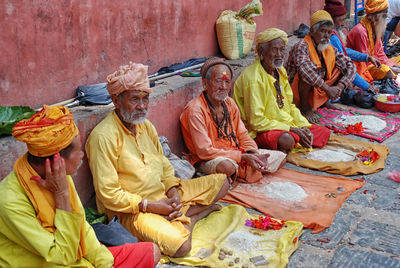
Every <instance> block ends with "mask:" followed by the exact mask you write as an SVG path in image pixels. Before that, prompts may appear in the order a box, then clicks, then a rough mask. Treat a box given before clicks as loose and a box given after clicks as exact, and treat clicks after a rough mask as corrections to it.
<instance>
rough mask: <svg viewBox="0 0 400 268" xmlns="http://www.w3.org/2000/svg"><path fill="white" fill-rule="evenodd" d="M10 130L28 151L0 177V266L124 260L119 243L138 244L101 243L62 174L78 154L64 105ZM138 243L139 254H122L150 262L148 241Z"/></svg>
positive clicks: (97, 263)
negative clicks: (24, 144)
mask: <svg viewBox="0 0 400 268" xmlns="http://www.w3.org/2000/svg"><path fill="white" fill-rule="evenodd" d="M12 134H13V136H14V137H15V138H16V139H17V140H19V141H22V142H25V143H26V144H27V147H28V153H26V154H25V155H23V156H22V157H20V158H19V159H18V160H17V161H16V163H15V166H14V171H13V172H11V173H10V174H9V175H8V176H7V177H6V178H5V179H4V180H2V181H1V182H0V249H1V250H0V267H56V266H57V267H59V266H68V267H105V268H109V267H111V266H112V265H116V266H118V265H119V264H122V263H123V262H124V261H125V260H121V258H120V257H121V256H119V257H118V256H117V255H118V252H120V250H121V249H122V248H123V250H125V251H126V252H130V251H131V250H130V249H128V247H130V245H139V244H126V246H125V245H124V246H120V247H113V248H110V250H108V249H107V248H106V247H105V246H103V245H101V244H100V243H99V241H98V240H97V238H96V235H95V233H94V231H93V229H92V228H91V227H90V225H89V224H88V223H87V222H86V221H85V213H84V210H83V208H82V204H81V202H80V200H79V197H78V195H77V193H76V190H75V187H74V184H73V181H72V179H71V177H70V176H69V175H66V174H73V173H75V172H76V170H77V169H78V168H79V165H80V163H81V161H82V157H83V152H82V151H81V141H80V138H79V136H78V129H77V128H76V126H75V124H74V122H73V120H72V114H71V113H70V112H69V111H68V108H65V107H59V106H56V107H47V106H45V107H44V108H43V109H42V110H41V111H40V112H39V113H37V114H36V115H34V116H33V117H32V118H30V119H27V120H23V121H21V122H19V123H17V124H16V125H15V127H14V128H13V132H12ZM139 247H141V248H142V249H145V250H146V251H147V252H145V254H143V256H138V255H136V256H135V253H134V252H133V251H132V252H131V253H132V254H131V256H128V255H129V254H130V253H128V254H122V255H124V257H126V258H127V259H130V260H134V259H140V258H142V259H143V260H145V261H148V262H147V263H151V264H152V266H153V267H154V257H153V254H152V253H153V245H152V244H151V243H149V244H147V245H146V244H140V245H139ZM136 249H138V248H136ZM113 250H115V251H113ZM156 250H157V252H158V257H157V258H156V261H157V262H158V259H159V251H158V248H157V247H156ZM110 251H111V252H110ZM136 252H137V251H136ZM157 252H155V253H157ZM112 254H116V257H115V260H114V258H113V255H112ZM132 257H133V259H132ZM146 267H150V266H146Z"/></svg>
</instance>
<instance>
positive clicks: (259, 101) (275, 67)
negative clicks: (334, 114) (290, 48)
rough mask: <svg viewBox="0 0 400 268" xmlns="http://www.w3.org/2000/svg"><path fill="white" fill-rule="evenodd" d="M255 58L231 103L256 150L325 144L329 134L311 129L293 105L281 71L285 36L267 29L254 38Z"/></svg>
mask: <svg viewBox="0 0 400 268" xmlns="http://www.w3.org/2000/svg"><path fill="white" fill-rule="evenodd" d="M256 41H257V46H256V49H257V54H258V58H257V59H256V60H255V61H254V62H253V64H251V65H250V66H249V67H247V68H246V69H245V70H244V71H243V72H242V74H241V75H240V76H239V78H238V79H237V80H236V82H235V91H234V99H235V101H236V103H237V105H238V106H239V109H240V114H241V118H242V120H243V122H244V124H245V126H246V127H247V129H248V130H249V134H250V136H251V137H252V138H255V140H256V143H257V145H258V147H260V148H266V149H273V150H281V151H284V152H287V151H289V150H290V149H293V148H295V147H296V146H297V145H298V143H300V144H301V145H303V146H304V147H311V146H318V147H322V146H324V145H325V144H326V141H327V140H328V138H329V136H330V131H329V130H328V129H326V128H324V127H320V126H315V125H311V124H310V123H309V122H308V121H307V119H306V118H305V117H304V116H302V115H301V113H300V111H299V109H298V108H297V107H296V106H295V105H294V104H293V103H292V101H293V94H292V89H291V88H290V84H289V82H288V78H287V74H286V70H285V68H284V67H283V61H284V58H285V51H286V44H287V41H288V39H287V34H286V33H285V32H284V31H282V30H280V29H277V28H270V29H267V30H265V31H264V32H261V33H259V34H258V35H257V38H256Z"/></svg>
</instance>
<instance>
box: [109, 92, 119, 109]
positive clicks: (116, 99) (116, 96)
mask: <svg viewBox="0 0 400 268" xmlns="http://www.w3.org/2000/svg"><path fill="white" fill-rule="evenodd" d="M111 100H112V102H113V103H114V106H115V109H119V108H120V107H121V101H120V97H119V95H112V96H111Z"/></svg>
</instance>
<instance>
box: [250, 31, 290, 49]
mask: <svg viewBox="0 0 400 268" xmlns="http://www.w3.org/2000/svg"><path fill="white" fill-rule="evenodd" d="M277 38H280V39H282V40H283V42H285V45H286V44H287V42H288V37H287V33H285V32H284V31H282V30H280V29H278V28H269V29H266V30H265V31H264V32H261V33H259V34H257V37H256V43H257V44H256V51H258V46H259V45H260V44H262V43H266V42H269V41H272V40H274V39H277Z"/></svg>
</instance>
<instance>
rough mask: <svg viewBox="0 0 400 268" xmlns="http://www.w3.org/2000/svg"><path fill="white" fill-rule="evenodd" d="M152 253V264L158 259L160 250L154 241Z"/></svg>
mask: <svg viewBox="0 0 400 268" xmlns="http://www.w3.org/2000/svg"><path fill="white" fill-rule="evenodd" d="M153 255H154V265H156V264H157V263H158V262H159V261H160V258H161V252H160V249H159V248H158V246H157V245H156V244H154V243H153Z"/></svg>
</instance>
